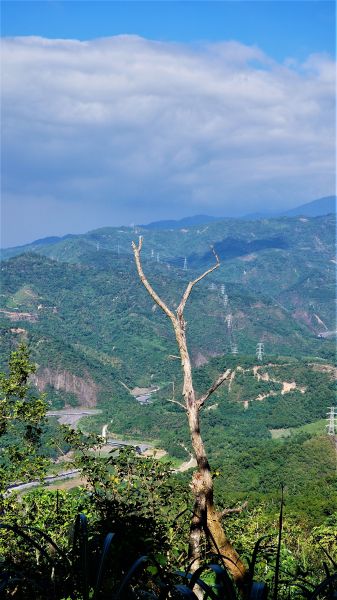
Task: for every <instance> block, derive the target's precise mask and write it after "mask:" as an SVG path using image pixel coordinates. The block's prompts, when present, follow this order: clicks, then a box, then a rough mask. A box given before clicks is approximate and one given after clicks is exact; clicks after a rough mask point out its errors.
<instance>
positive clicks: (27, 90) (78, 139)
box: [1, 0, 335, 247]
mask: <svg viewBox="0 0 337 600" xmlns="http://www.w3.org/2000/svg"><path fill="white" fill-rule="evenodd" d="M334 10H335V8H334V3H333V2H328V1H325V0H321V1H317V2H315V1H311V0H304V1H301V2H296V1H291V0H289V1H287V0H283V1H282V0H279V1H277V2H274V1H273V0H270V1H268V0H265V1H264V2H259V1H254V0H249V1H240V0H237V1H232V2H230V1H214V2H212V1H207V2H199V1H196V2H195V1H193V0H191V1H188V2H179V1H170V2H166V1H160V0H157V1H155V2H142V1H133V2H123V1H120V2H109V1H105V2H100V1H95V2H92V1H87V2H82V1H70V0H69V1H66V2H57V1H47V0H46V1H44V2H31V1H30V0H27V1H22V2H17V1H16V0H6V1H3V2H2V3H1V22H2V26H1V35H2V80H1V91H2V102H1V110H2V138H1V147H2V161H1V168H2V188H1V213H2V235H1V246H2V247H8V246H14V245H19V244H24V243H26V242H29V241H32V240H33V239H37V238H41V237H45V236H49V235H64V234H66V233H82V232H85V231H88V230H90V229H94V228H97V227H104V226H108V225H111V226H117V225H121V224H125V225H128V224H130V223H137V224H140V223H147V222H150V221H153V220H158V219H163V218H165V219H167V218H182V217H184V216H188V215H193V214H210V215H215V216H240V215H243V214H246V213H250V212H255V211H260V210H266V209H269V210H276V209H279V208H280V207H282V208H284V209H287V208H292V207H294V206H297V205H299V204H303V203H305V202H309V201H311V200H313V199H315V198H318V197H322V196H327V195H331V194H333V193H335V46H334V44H335V31H334V28H335V15H334Z"/></svg>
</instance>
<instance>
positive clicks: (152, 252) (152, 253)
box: [151, 248, 154, 258]
mask: <svg viewBox="0 0 337 600" xmlns="http://www.w3.org/2000/svg"><path fill="white" fill-rule="evenodd" d="M151 258H154V250H153V248H152V250H151Z"/></svg>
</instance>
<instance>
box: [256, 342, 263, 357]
mask: <svg viewBox="0 0 337 600" xmlns="http://www.w3.org/2000/svg"><path fill="white" fill-rule="evenodd" d="M263 355H264V344H263V343H262V342H259V343H258V344H256V356H257V360H263Z"/></svg>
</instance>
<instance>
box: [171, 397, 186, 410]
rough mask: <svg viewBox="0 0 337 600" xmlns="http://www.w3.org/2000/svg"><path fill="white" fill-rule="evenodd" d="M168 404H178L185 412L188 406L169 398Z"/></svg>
mask: <svg viewBox="0 0 337 600" xmlns="http://www.w3.org/2000/svg"><path fill="white" fill-rule="evenodd" d="M167 402H172V403H173V404H178V406H180V407H181V408H183V409H184V411H185V412H186V406H185V405H184V404H182V403H181V402H178V400H173V399H172V398H168V399H167Z"/></svg>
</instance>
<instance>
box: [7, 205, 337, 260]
mask: <svg viewBox="0 0 337 600" xmlns="http://www.w3.org/2000/svg"><path fill="white" fill-rule="evenodd" d="M336 200H337V197H336V196H326V197H324V198H318V199H316V200H313V201H312V202H308V203H306V204H302V205H300V206H297V207H296V208H292V209H290V210H286V211H275V212H272V211H268V210H266V211H261V212H256V213H249V214H247V215H244V216H242V217H214V216H211V215H194V216H191V217H184V218H183V219H178V220H175V219H167V220H163V221H153V222H152V223H148V224H147V225H139V227H141V228H142V229H148V230H165V229H166V230H169V229H184V228H189V227H197V226H202V225H207V224H208V223H213V222H215V221H232V220H236V221H240V220H243V221H258V220H261V219H276V218H278V217H296V216H303V217H321V216H325V215H328V214H336ZM112 229H114V228H112ZM88 233H90V232H88ZM85 235H86V234H78V235H76V234H71V233H68V234H66V235H63V236H49V237H45V238H40V239H37V240H34V241H33V242H30V243H28V244H23V245H21V246H13V247H10V248H2V249H1V253H0V259H3V258H10V257H11V256H15V255H17V254H19V253H21V252H29V251H30V252H34V250H37V249H39V248H41V247H44V246H51V245H52V244H57V243H58V242H62V241H64V240H68V239H73V238H79V237H83V236H84V237H85Z"/></svg>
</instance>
